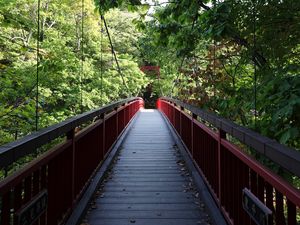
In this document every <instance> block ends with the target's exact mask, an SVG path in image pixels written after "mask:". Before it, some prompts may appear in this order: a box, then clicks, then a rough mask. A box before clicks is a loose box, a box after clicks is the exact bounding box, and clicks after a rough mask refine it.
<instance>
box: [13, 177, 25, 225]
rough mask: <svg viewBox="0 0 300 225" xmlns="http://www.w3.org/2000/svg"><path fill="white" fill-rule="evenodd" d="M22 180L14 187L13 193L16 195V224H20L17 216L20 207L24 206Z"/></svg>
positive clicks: (14, 205)
mask: <svg viewBox="0 0 300 225" xmlns="http://www.w3.org/2000/svg"><path fill="white" fill-rule="evenodd" d="M22 188H23V185H22V182H21V183H19V184H17V185H16V187H15V188H14V191H13V195H14V203H13V208H14V225H18V217H17V214H16V213H17V211H18V210H19V209H20V207H21V206H22Z"/></svg>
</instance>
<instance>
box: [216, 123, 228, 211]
mask: <svg viewBox="0 0 300 225" xmlns="http://www.w3.org/2000/svg"><path fill="white" fill-rule="evenodd" d="M222 139H226V132H225V131H223V130H221V129H219V133H218V193H219V208H221V206H222V203H221V201H222V197H221V196H222V191H221V190H222V188H221V149H222V145H221V140H222Z"/></svg>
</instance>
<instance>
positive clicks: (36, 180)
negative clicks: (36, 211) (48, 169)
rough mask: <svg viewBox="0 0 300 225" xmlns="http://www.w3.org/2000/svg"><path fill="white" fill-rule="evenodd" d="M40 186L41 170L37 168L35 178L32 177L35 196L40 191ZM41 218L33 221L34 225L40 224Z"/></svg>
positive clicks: (33, 194)
mask: <svg viewBox="0 0 300 225" xmlns="http://www.w3.org/2000/svg"><path fill="white" fill-rule="evenodd" d="M39 188H40V170H37V171H35V172H34V173H33V179H32V196H33V197H34V196H35V195H37V194H38V193H39ZM38 224H39V220H37V221H36V222H34V223H33V225H38Z"/></svg>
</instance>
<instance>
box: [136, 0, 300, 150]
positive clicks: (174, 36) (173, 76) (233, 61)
mask: <svg viewBox="0 0 300 225" xmlns="http://www.w3.org/2000/svg"><path fill="white" fill-rule="evenodd" d="M209 2H210V4H208V3H209ZM299 12H300V2H299V1H292V0H288V1H272V0H265V1H237V0H227V1H196V0H195V1H194V0H192V1H174V2H170V3H169V4H167V5H166V6H165V7H160V8H156V12H155V14H154V15H153V19H152V20H150V21H148V22H145V23H144V26H140V27H144V29H145V34H146V36H144V37H142V38H141V39H140V45H141V50H142V55H143V57H144V58H145V59H146V61H148V62H151V63H152V64H153V63H156V64H158V65H160V66H161V67H162V68H171V67H172V68H173V70H172V71H169V72H168V73H169V74H167V75H165V76H166V77H168V79H167V80H166V82H163V83H162V87H161V89H165V90H168V89H169V90H172V89H173V92H172V91H167V92H166V93H167V94H169V95H173V96H174V95H175V96H177V97H178V98H181V99H182V100H186V101H188V102H190V103H192V104H196V105H199V106H201V107H203V108H206V109H208V110H211V111H215V112H217V113H218V114H220V115H222V116H224V117H227V118H229V119H231V120H233V121H235V122H237V123H240V124H242V125H244V126H248V127H250V128H252V129H256V130H257V131H258V132H261V133H262V134H264V135H266V136H269V137H271V138H275V139H277V140H278V141H280V142H281V143H283V144H287V145H289V146H291V147H294V148H300V142H299V137H300V130H299V129H300V124H299V121H300V118H299V113H297V112H299V99H300V95H299V90H300V89H299V81H300V79H299V72H300V61H299V51H300V45H299V40H300V33H299V30H300V29H299V25H300V14H299ZM149 40H150V41H149ZM156 46H159V47H156ZM170 59H171V60H170ZM254 65H255V66H254ZM163 71H165V70H163ZM255 71H256V72H255ZM163 73H164V72H163ZM254 73H256V75H255V74H254ZM255 76H256V85H255V84H254V78H255ZM169 82H172V83H173V85H170V83H169ZM170 86H171V87H172V86H173V87H174V88H170ZM255 86H256V89H257V92H256V93H257V94H256V102H257V105H256V108H255V104H254V103H255V92H254V89H255ZM255 110H256V111H255ZM255 115H256V116H255ZM255 117H256V119H255Z"/></svg>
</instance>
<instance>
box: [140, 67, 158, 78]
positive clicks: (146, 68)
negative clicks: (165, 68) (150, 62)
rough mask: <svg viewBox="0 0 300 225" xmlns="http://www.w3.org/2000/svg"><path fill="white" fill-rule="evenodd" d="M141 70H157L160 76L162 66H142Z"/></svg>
mask: <svg viewBox="0 0 300 225" xmlns="http://www.w3.org/2000/svg"><path fill="white" fill-rule="evenodd" d="M140 70H141V71H143V72H145V71H155V72H156V74H157V77H158V78H160V66H142V67H140Z"/></svg>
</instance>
